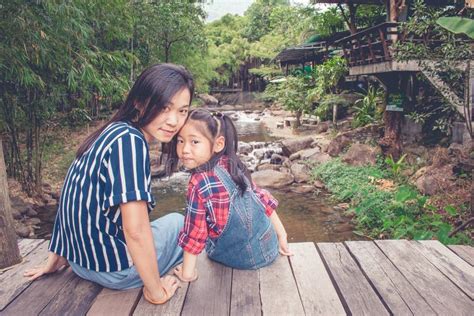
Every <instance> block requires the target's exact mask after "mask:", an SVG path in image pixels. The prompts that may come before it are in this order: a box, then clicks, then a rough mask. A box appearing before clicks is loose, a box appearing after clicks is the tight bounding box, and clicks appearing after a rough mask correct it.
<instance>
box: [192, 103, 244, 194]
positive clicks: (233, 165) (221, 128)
mask: <svg viewBox="0 0 474 316" xmlns="http://www.w3.org/2000/svg"><path fill="white" fill-rule="evenodd" d="M188 120H193V121H198V122H202V123H203V124H197V125H196V126H197V128H200V127H202V128H203V130H201V132H202V133H203V135H205V136H206V137H207V138H208V139H209V140H210V142H211V144H213V143H214V140H215V139H216V138H217V137H219V136H224V138H225V146H224V149H223V150H221V151H220V152H219V153H216V154H214V155H213V157H212V158H211V159H210V160H209V161H208V162H207V163H205V164H204V165H202V166H199V167H197V168H195V169H194V170H192V171H193V172H201V171H207V170H211V169H212V168H214V167H215V165H216V164H217V162H218V161H219V159H220V158H221V157H222V156H223V155H225V156H226V157H227V159H228V164H229V174H230V176H231V177H232V180H234V182H235V183H236V184H237V186H238V187H239V189H240V191H241V193H243V192H244V191H245V190H246V189H247V183H249V184H250V185H252V177H251V175H250V171H249V170H248V169H247V167H246V166H245V164H244V163H243V162H242V161H241V160H240V158H239V157H238V156H237V150H238V137H237V130H236V129H235V126H234V123H233V122H232V120H231V119H230V117H228V116H227V115H225V114H222V113H220V112H217V113H213V112H210V111H208V110H205V109H195V110H192V111H191V112H190V113H189V116H188ZM245 178H247V179H248V181H246V179H245Z"/></svg>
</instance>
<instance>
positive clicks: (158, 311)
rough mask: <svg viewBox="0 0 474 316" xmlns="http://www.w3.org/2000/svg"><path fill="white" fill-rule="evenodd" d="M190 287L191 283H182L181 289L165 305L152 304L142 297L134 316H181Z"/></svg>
mask: <svg viewBox="0 0 474 316" xmlns="http://www.w3.org/2000/svg"><path fill="white" fill-rule="evenodd" d="M188 287H189V283H181V287H180V288H179V289H178V290H177V291H176V293H175V294H174V295H173V297H172V298H171V299H170V300H169V301H168V302H166V304H163V305H153V304H150V303H148V302H147V301H146V300H145V298H144V297H143V295H142V296H141V298H140V301H139V302H138V305H137V307H136V308H135V311H134V312H133V315H170V316H171V315H179V314H180V313H181V310H182V309H183V304H184V300H185V298H186V292H187V291H188Z"/></svg>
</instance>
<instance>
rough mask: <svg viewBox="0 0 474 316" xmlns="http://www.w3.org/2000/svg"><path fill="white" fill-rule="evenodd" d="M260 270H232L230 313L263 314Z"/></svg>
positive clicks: (232, 314)
mask: <svg viewBox="0 0 474 316" xmlns="http://www.w3.org/2000/svg"><path fill="white" fill-rule="evenodd" d="M261 313H262V304H261V301H260V272H259V271H258V270H237V269H234V270H233V271H232V297H231V300H230V315H231V316H234V315H235V316H238V315H261Z"/></svg>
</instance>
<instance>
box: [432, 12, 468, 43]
mask: <svg viewBox="0 0 474 316" xmlns="http://www.w3.org/2000/svg"><path fill="white" fill-rule="evenodd" d="M436 23H438V25H440V26H442V27H443V28H445V29H447V30H448V31H450V32H453V33H455V34H466V35H467V36H469V37H470V38H471V39H474V20H473V19H469V18H465V17H459V16H449V17H446V16H445V17H441V18H439V19H437V20H436Z"/></svg>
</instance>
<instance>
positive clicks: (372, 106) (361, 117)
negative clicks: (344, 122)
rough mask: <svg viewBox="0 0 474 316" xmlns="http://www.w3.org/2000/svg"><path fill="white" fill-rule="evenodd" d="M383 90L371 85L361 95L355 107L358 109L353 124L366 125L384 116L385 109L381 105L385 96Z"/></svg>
mask: <svg viewBox="0 0 474 316" xmlns="http://www.w3.org/2000/svg"><path fill="white" fill-rule="evenodd" d="M383 93H384V92H383V90H382V89H376V88H375V87H369V89H368V90H367V93H366V94H365V95H364V94H361V93H359V95H360V96H361V97H362V98H360V99H358V100H357V101H356V102H355V104H354V108H355V110H356V112H355V115H354V120H353V121H352V125H353V126H354V127H360V126H365V125H367V124H371V123H374V122H377V121H379V120H380V119H381V118H382V112H383V109H382V107H381V106H380V105H381V102H382V98H383Z"/></svg>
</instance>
